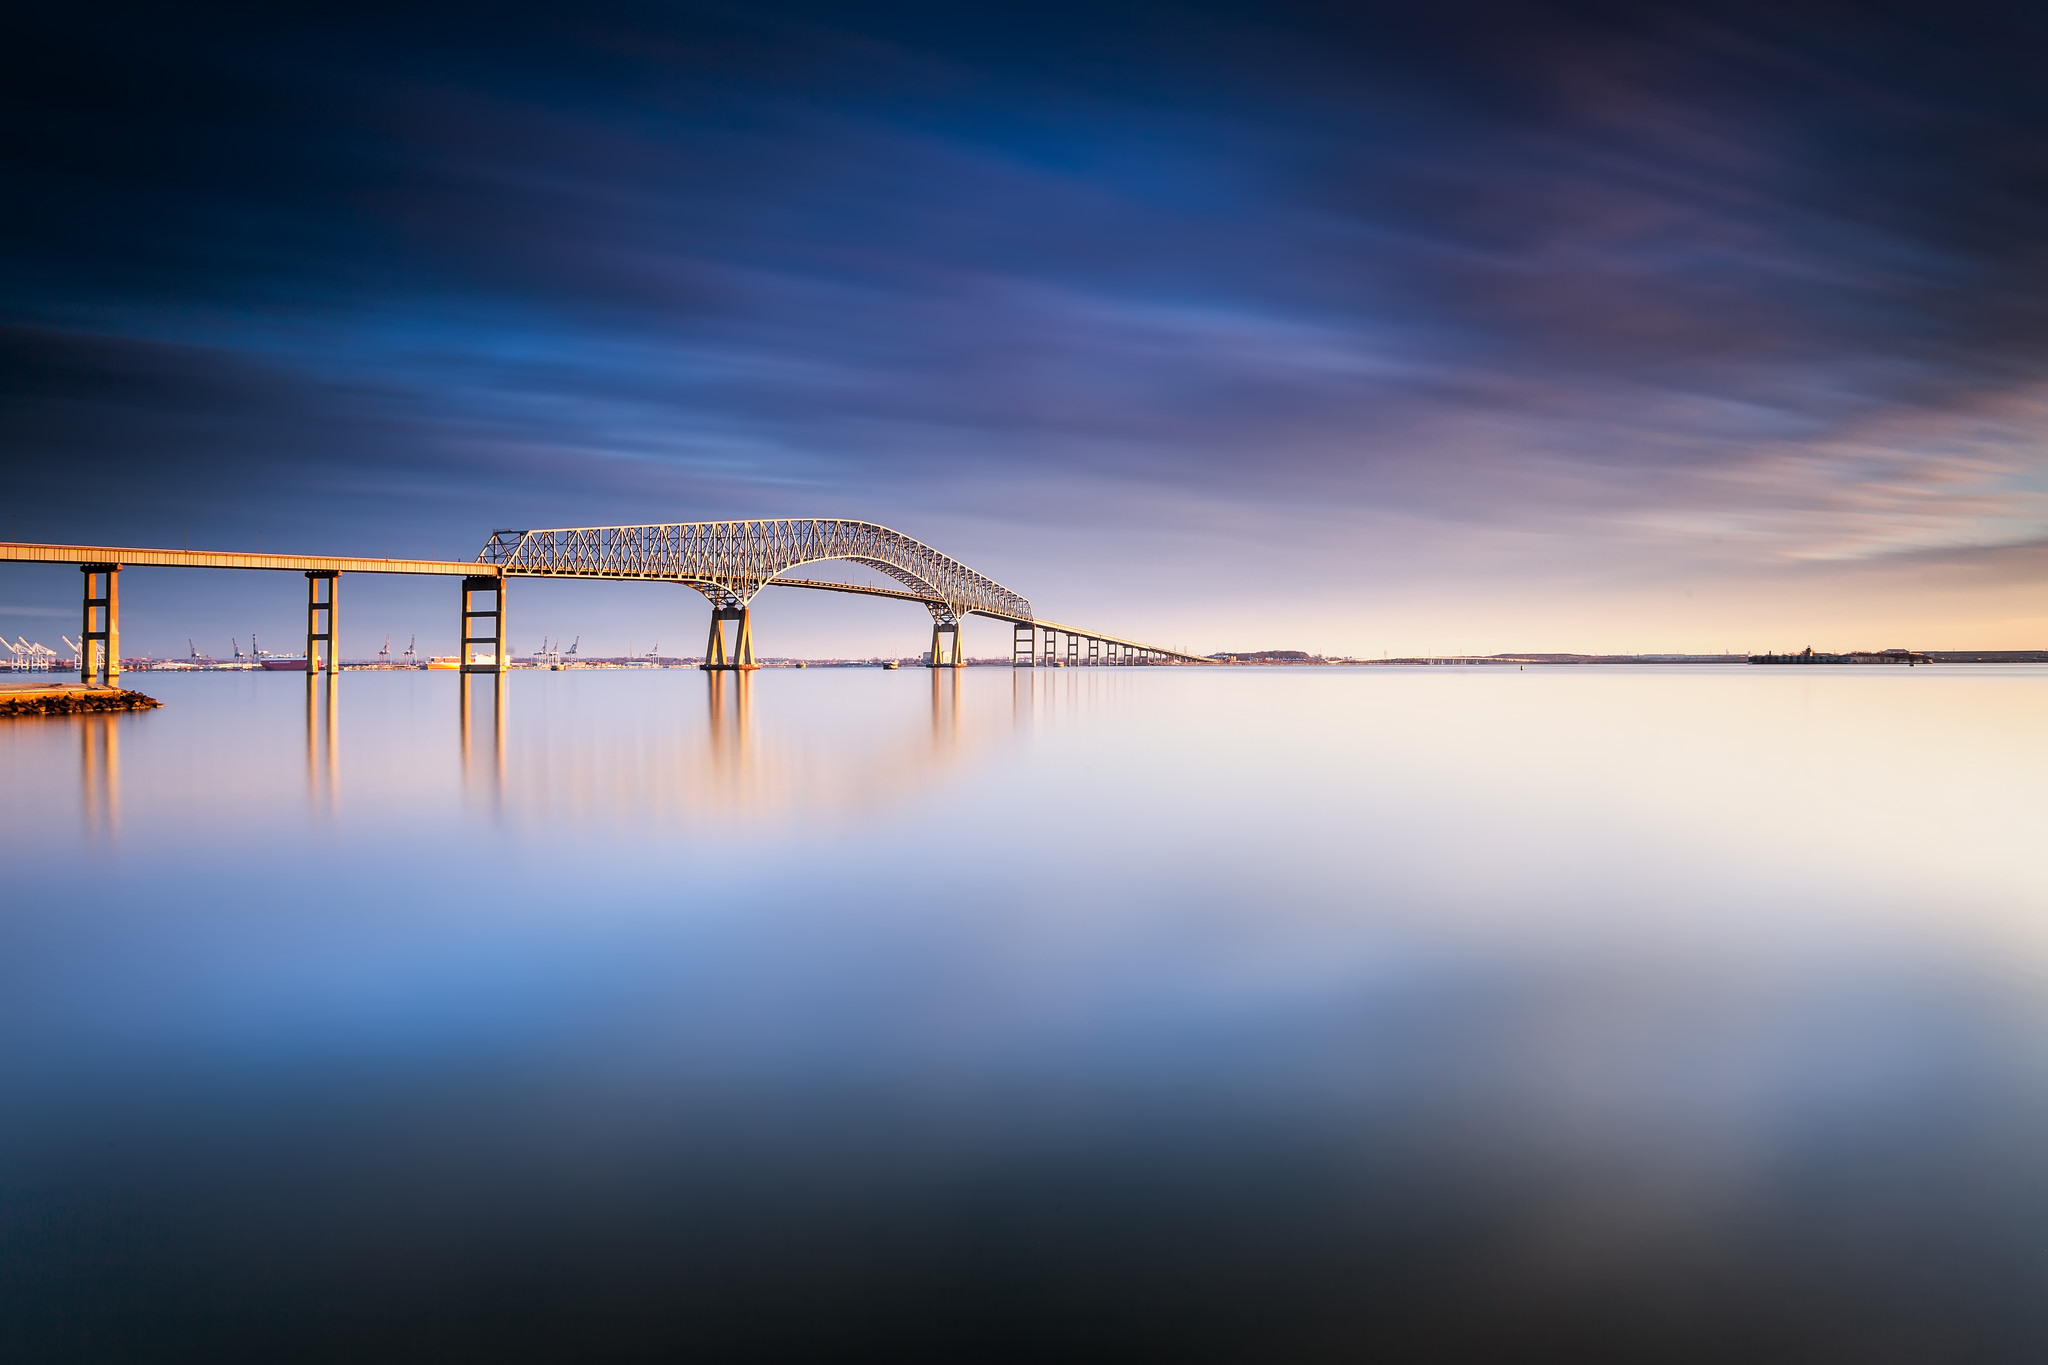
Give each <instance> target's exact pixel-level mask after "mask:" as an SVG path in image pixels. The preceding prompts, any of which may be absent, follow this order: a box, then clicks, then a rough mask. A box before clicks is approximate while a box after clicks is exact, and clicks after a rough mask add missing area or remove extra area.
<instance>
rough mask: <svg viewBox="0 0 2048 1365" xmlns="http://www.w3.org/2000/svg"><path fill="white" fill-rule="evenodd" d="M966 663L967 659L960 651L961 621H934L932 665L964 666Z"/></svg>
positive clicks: (934, 666) (940, 666)
mask: <svg viewBox="0 0 2048 1365" xmlns="http://www.w3.org/2000/svg"><path fill="white" fill-rule="evenodd" d="M949 636H950V637H951V639H950V640H949V639H948V638H947V637H949ZM966 664H967V660H966V658H965V656H963V655H962V654H961V652H960V623H959V622H958V621H934V622H932V654H931V660H930V665H931V667H933V668H962V667H965V666H966Z"/></svg>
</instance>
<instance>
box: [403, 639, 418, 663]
mask: <svg viewBox="0 0 2048 1365" xmlns="http://www.w3.org/2000/svg"><path fill="white" fill-rule="evenodd" d="M419 638H420V637H419V636H417V635H408V636H407V637H406V639H405V666H406V667H407V668H418V667H419V663H420V652H419V650H418V649H416V648H415V647H414V646H415V645H416V644H417V643H418V641H419Z"/></svg>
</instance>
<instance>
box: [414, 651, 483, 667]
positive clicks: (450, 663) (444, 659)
mask: <svg viewBox="0 0 2048 1365" xmlns="http://www.w3.org/2000/svg"><path fill="white" fill-rule="evenodd" d="M478 662H479V663H481V662H483V661H482V660H478ZM427 667H428V668H434V669H457V668H460V667H462V659H461V658H460V657H459V656H458V655H454V654H437V655H435V656H434V657H433V658H431V659H428V660H427Z"/></svg>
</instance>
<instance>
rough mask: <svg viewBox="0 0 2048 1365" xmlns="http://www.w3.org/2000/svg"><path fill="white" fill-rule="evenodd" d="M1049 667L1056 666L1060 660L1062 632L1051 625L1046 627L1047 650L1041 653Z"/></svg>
mask: <svg viewBox="0 0 2048 1365" xmlns="http://www.w3.org/2000/svg"><path fill="white" fill-rule="evenodd" d="M1039 657H1040V658H1042V659H1044V660H1045V666H1046V667H1047V668H1053V667H1056V666H1057V665H1058V664H1059V661H1060V633H1059V632H1058V631H1056V630H1054V629H1053V628H1052V627H1051V626H1047V627H1046V628H1045V652H1044V653H1042V654H1040V655H1039Z"/></svg>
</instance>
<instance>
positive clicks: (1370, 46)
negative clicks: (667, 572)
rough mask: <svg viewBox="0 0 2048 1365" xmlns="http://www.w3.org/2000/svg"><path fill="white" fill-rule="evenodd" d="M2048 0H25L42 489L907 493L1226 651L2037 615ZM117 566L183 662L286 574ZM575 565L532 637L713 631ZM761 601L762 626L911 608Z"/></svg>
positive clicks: (849, 500) (18, 138) (900, 648)
mask: <svg viewBox="0 0 2048 1365" xmlns="http://www.w3.org/2000/svg"><path fill="white" fill-rule="evenodd" d="M2042 23H2043V21H2042V20H2041V19H2040V18H2039V17H2038V16H2032V15H2025V14H2019V15H2016V14H2013V13H2008V12H2004V11H1993V10H1991V9H1990V8H1989V7H1986V8H1984V9H1981V10H1980V9H1978V8H1977V7H1974V6H1969V5H1964V6H1956V7H1948V8H1945V9H1943V10H1942V11H1941V12H1940V13H1939V14H1938V15H1928V14H1917V13H1909V12H1907V11H1905V10H1899V11H1896V12H1890V11H1886V10H1883V9H1859V10H1855V11H1850V10H1846V9H1837V8H1834V7H1828V6H1810V7H1790V8H1788V7H1786V6H1783V5H1774V6H1765V5H1761V4H1756V5H1744V4H1729V5H1702V6H1694V7H1688V8H1683V9H1671V8H1660V9H1658V10H1657V11H1656V12H1655V13H1654V14H1648V13H1645V14H1627V13H1614V14H1602V13H1600V12H1598V11H1594V10H1587V9H1582V8H1577V7H1566V6H1557V7H1544V6H1516V7H1506V6H1489V5H1451V6H1448V7H1434V8H1432V10H1431V11H1430V12H1429V13H1428V14H1417V13H1414V12H1412V10H1410V9H1407V8H1395V7H1386V8H1384V9H1379V8H1376V7H1363V8H1361V7H1355V6H1347V7H1342V8H1341V9H1339V8H1328V9H1326V8H1319V7H1314V6H1302V7H1291V8H1276V7H1272V6H1261V7H1257V8H1256V9H1253V8H1246V9H1244V10H1242V11H1234V10H1230V9H1225V8H1201V9H1178V8H1171V7H1165V6H1157V7H1154V6H1141V7H1108V8H1105V7H1102V6H1091V7H1088V8H1086V9H1081V8H1078V7H1076V8H1072V9H1064V8H1060V7H1045V6H1038V7H1033V8H1032V9H1030V10H1029V11H1021V12H1007V11H992V10H987V9H976V10H974V11H972V12H971V13H969V12H964V11H958V10H956V9H951V8H946V7H937V6H930V7H928V6H922V5H916V4H906V5H873V6H863V7H859V8H858V9H848V8H845V7H824V6H819V7H806V6H801V5H798V6H781V7H777V8H776V10H775V11H774V12H773V13H769V12H767V11H763V10H760V9H759V8H758V7H749V8H732V9H726V8H719V7H709V6H688V5H685V6H659V7H657V6H641V5H633V4H622V5H601V6H598V7H594V8H593V7H587V6H586V7H578V8H577V9H576V10H575V11H574V12H573V13H570V12H567V11H562V10H560V9H558V8H550V7H533V8H530V9H522V8H518V7H514V8H504V7H499V8H493V9H491V10H488V11H484V10H477V11H474V12H468V11H464V10H461V9H450V10H445V11H441V12H439V13H436V14H434V15H431V16H422V15H420V14H419V13H417V12H416V11H414V10H412V9H405V10H398V9H389V10H383V9H378V8H375V7H351V8H349V9H348V10H346V11H345V12H336V13H333V14H329V15H325V16H316V17H307V18H287V17H279V16H272V15H264V16H258V17H253V18H252V17H250V16H247V15H244V14H240V13H235V14H229V13H226V12H223V13H220V14H210V13H207V12H205V11H204V10H203V9H201V8H181V10H180V11H179V12H178V13H176V14H171V13H168V12H161V11H153V10H148V9H137V10H133V11H122V10H120V9H118V8H117V9H115V10H113V11H109V10H105V9H97V10H95V11H93V12H92V14H91V15H90V16H81V15H77V14H73V13H71V12H68V11H62V10H51V9H44V10H41V11H37V12H33V13H26V14H23V15H20V16H14V17H10V18H9V19H8V20H7V21H5V24H6V28H5V31H6V33H7V34H8V41H7V42H6V43H5V44H0V71H4V73H5V77H6V79H5V81H4V82H0V105H4V107H5V109H6V112H7V114H8V117H7V119H6V120H5V124H4V126H5V127H6V129H7V131H6V132H5V133H4V134H0V136H4V137H5V138H6V148H7V150H6V153H5V155H6V158H7V164H8V167H9V171H10V180H11V183H12V185H13V186H14V190H15V194H14V196H13V197H14V199H15V201H16V212H15V213H13V214H10V215H9V216H8V218H7V220H6V221H5V222H4V223H0V242H4V250H0V375H4V389H0V451H4V453H5V458H6V460H7V463H8V466H9V483H10V496H9V500H8V505H7V508H6V513H7V521H6V525H5V526H4V528H0V529H4V530H5V531H6V532H7V533H8V534H9V535H12V536H14V537H16V538H21V539H36V540H53V541H83V542H97V543H117V544H118V543H131V544H160V545H176V544H182V543H185V542H186V541H187V539H189V540H190V543H192V544H194V545H207V546H219V547H223V548H243V547H251V546H253V545H254V544H255V543H256V542H257V540H258V539H259V537H260V538H261V539H262V540H263V542H264V543H265V544H268V545H270V546H272V547H282V546H292V547H295V548H305V549H309V550H331V551H334V552H337V553H361V554H380V553H385V552H387V551H388V552H390V553H397V554H417V555H431V556H434V557H451V558H452V557H467V556H468V555H471V554H474V553H475V551H476V549H477V547H478V546H479V545H480V544H481V543H482V541H483V539H484V538H485V537H486V536H487V535H488V533H489V531H490V529H491V528H492V527H494V526H508V525H521V526H529V525H530V526H549V525H577V524H593V523H596V524H608V523H616V522H632V521H668V520H702V519H712V518H723V517H749V516H820V515H822V516H857V517H863V518H868V519H872V520H876V521H881V522H885V523H887V524H890V525H893V526H896V527H897V528H899V529H901V530H903V531H905V532H906V533H908V534H911V535H915V536H917V537H919V538H920V539H923V540H926V541H928V542H930V543H932V544H934V545H936V546H938V547H939V548H940V549H942V550H944V551H946V552H947V553H949V554H953V555H955V556H957V557H958V558H960V559H962V560H964V561H966V562H968V563H970V564H972V565H974V566H975V567H976V568H978V569H981V570H983V571H984V572H987V573H989V574H991V575H992V576H994V577H996V578H997V579H999V580H1001V581H1003V582H1005V583H1006V584H1008V585H1010V586H1012V587H1014V588H1016V589H1017V590H1019V591H1021V592H1024V593H1025V594H1027V595H1028V596H1029V597H1030V598H1031V599H1032V600H1033V602H1034V603H1035V604H1037V605H1038V606H1039V608H1040V610H1041V611H1043V612H1045V613H1046V614H1048V615H1050V616H1053V617H1056V618H1059V619H1062V620H1073V621H1077V622H1082V623H1085V624H1088V625H1092V626H1095V627H1096V628H1099V629H1103V630H1108V631H1115V632H1118V633H1121V634H1126V635H1131V636H1137V637H1140V638H1148V639H1157V640H1159V641H1161V642H1162V643H1167V644H1173V645H1179V646H1185V647H1188V648H1194V649H1199V650H1203V651H1207V650H1213V649H1252V648H1288V647H1292V648H1306V649H1311V650H1316V651H1320V652H1325V653H1332V654H1337V653H1344V654H1361V655H1378V654H1380V653H1381V652H1383V651H1386V652H1392V653H1396V654H1401V653H1450V652H1472V653H1492V652H1497V651H1501V650H1510V649H1525V650H1534V649H1548V650H1584V651H1616V652H1635V651H1667V650H1669V651H1718V650H1722V649H1738V650H1748V649H1762V648H1798V647H1801V646H1804V645H1807V644H1812V645H1815V646H1817V647H1820V648H1824V649H1825V648H1880V647H1888V646H1898V645H1906V646H1914V647H1920V648H1962V647H1981V648H2022V647H2039V646H2042V645H2044V644H2048V601H2044V598H2043V594H2042V593H2041V592H2040V591H2039V585H2040V583H2041V581H2042V578H2043V574H2044V570H2048V562H2044V561H2048V450H2044V445H2043V440H2042V437H2041V435H2040V433H2041V431H2042V427H2043V423H2042V417H2043V415H2044V411H2048V322H2044V319H2043V316H2042V312H2043V307H2044V304H2043V302H2042V300H2043V299H2044V298H2048V292H2044V290H2043V288H2042V285H2043V283H2044V281H2043V278H2042V277H2043V275H2044V273H2048V256H2044V254H2043V251H2042V249H2041V245H2040V244H2041V243H2042V242H2043V241H2048V193H2044V190H2048V185H2044V183H2043V181H2044V176H2048V171H2044V170H2043V169H2042V168H2043V166H2044V165H2048V162H2044V161H2043V159H2042V157H2041V155H2040V149H2041V146H2042V142H2043V138H2044V135H2048V118H2044V112H2048V111H2044V107H2043V106H2044V102H2048V92H2044V91H2043V90H2042V88H2041V85H2040V82H2039V80H2038V72H2037V70H2036V67H2037V62H2036V61H2035V60H2034V54H2036V53H2038V52H2039V51H2041V50H2042V46H2041V44H2042V37H2043V35H2042V34H2041V33H2040V32H2039V30H2040V28H2041V26H2042ZM74 580H75V575H74V576H73V577H71V578H66V577H64V576H62V575H59V574H55V573H52V572H44V571H41V570H30V569H25V568H22V567H18V566H10V567H5V568H0V631H5V632H6V633H8V634H10V635H12V634H16V633H27V634H29V635H31V636H35V637H39V638H44V639H47V640H50V641H51V642H52V643H54V637H55V635H56V634H57V633H58V631H59V629H60V628H62V627H63V626H66V625H68V624H69V623H70V616H71V615H72V614H73V613H74V611H75V602H74V600H73V599H74V598H75V595H76V594H75V581H74ZM349 590H350V592H351V593H352V594H356V595H353V596H351V597H350V599H349V600H348V603H346V604H345V615H344V629H345V632H346V635H345V651H346V652H347V653H349V654H351V655H356V654H362V653H369V652H373V651H374V649H375V648H376V645H377V643H378V641H379V637H380V636H381V635H382V634H383V633H384V632H385V631H387V630H389V631H395V632H398V633H399V634H400V635H401V636H403V635H404V634H406V633H408V632H413V631H416V632H418V633H420V634H421V637H422V645H423V647H425V646H428V645H430V644H431V645H432V646H433V647H434V648H437V649H438V648H441V647H443V642H441V641H438V640H435V639H433V638H432V636H433V632H435V631H437V630H438V631H440V632H442V633H443V634H445V635H448V636H452V627H451V626H450V624H449V622H450V620H451V619H452V606H451V604H450V603H449V602H448V601H447V600H444V599H446V598H449V597H450V596H451V595H452V594H451V593H450V592H449V591H448V590H446V588H445V585H442V591H440V592H434V591H431V590H429V589H425V588H418V587H417V586H416V585H365V586H362V587H360V588H358V586H357V583H355V582H352V583H351V584H350V589H349ZM126 591H128V592H129V594H130V596H129V609H128V612H127V616H126V619H125V620H124V638H125V639H126V641H127V642H128V644H129V646H130V648H131V649H132V650H134V651H135V652H138V653H139V652H154V653H167V652H182V651H183V641H184V639H185V638H186V637H187V636H188V635H206V636H208V637H209V639H212V637H214V636H220V637H225V636H226V635H227V634H228V633H230V632H231V631H232V632H236V633H241V634H246V632H247V630H248V629H249V628H251V627H252V626H253V627H254V628H256V629H258V630H262V631H266V632H269V633H272V634H275V635H276V636H277V637H278V638H280V639H283V638H289V637H290V635H291V634H292V633H293V631H294V630H295V629H296V621H297V619H298V615H299V611H298V602H297V600H296V598H295V597H294V595H293V593H292V590H291V588H290V587H289V586H287V585H281V583H280V582H279V581H278V580H274V579H255V578H252V577H242V578H231V577H230V576H227V575H183V576H177V575H167V574H153V575H152V574H145V573H142V572H138V574H137V575H136V576H135V578H134V580H132V584H131V586H129V587H128V588H127V589H126ZM531 600H532V602H533V606H532V607H531V608H519V607H515V610H516V611H522V614H521V615H520V616H518V617H517V618H516V619H517V622H518V625H516V627H515V643H516V644H518V645H519V646H520V647H521V648H522V649H524V648H530V647H531V646H532V644H535V643H537V636H538V634H539V633H540V632H542V631H546V632H547V633H549V634H556V633H580V634H582V635H584V636H585V637H586V639H587V640H588V641H589V647H590V648H592V649H594V650H595V651H597V652H604V653H616V652H622V651H624V650H625V649H627V648H629V647H636V646H637V647H641V648H644V647H645V646H646V644H648V643H651V642H652V640H653V639H654V638H657V637H658V638H660V639H661V640H662V642H663V643H664V646H665V647H667V646H668V645H669V642H670V641H671V640H674V641H676V642H677V643H676V645H675V651H676V652H688V651H693V650H694V649H695V648H696V647H697V638H698V637H700V636H701V632H702V629H703V627H702V623H701V621H700V620H699V617H700V616H701V610H700V604H695V603H691V602H687V601H680V600H678V599H677V598H676V597H675V596H674V595H673V594H669V595H666V596H662V597H659V598H652V597H647V596H645V595H640V596H636V595H634V594H632V593H630V592H622V591H620V590H616V589H609V588H607V589H599V588H596V587H588V588H587V590H586V591H584V592H583V593H582V594H581V595H580V596H577V597H574V598H557V597H554V596H548V595H545V594H543V595H541V596H538V597H534V598H532V599H531ZM358 602H360V603H361V604H362V605H361V607H360V608H357V607H355V606H354V604H355V603H358ZM650 602H653V603H657V604H658V605H657V606H656V607H654V608H649V607H648V606H647V605H646V604H648V603H650ZM145 607H146V608H147V610H145V609H144V608H145ZM769 609H770V610H771V611H772V612H773V613H774V614H775V630H776V632H777V633H776V635H775V636H774V638H773V640H772V641H771V642H764V646H763V647H764V648H766V649H768V650H769V651H770V652H774V653H811V654H831V653H858V654H867V653H875V652H886V653H902V652H908V651H910V650H913V649H916V648H917V647H918V646H919V644H920V643H921V638H920V637H921V634H922V629H923V628H922V626H921V624H920V623H921V619H922V618H921V614H920V613H917V612H916V611H915V609H914V608H908V607H904V608H888V607H882V606H876V605H874V604H855V603H852V602H850V601H840V600H837V599H826V600H823V601H816V600H811V599H804V600H801V601H798V600H795V599H794V597H793V595H787V594H786V595H784V596H782V597H779V598H776V599H774V600H773V602H772V604H769ZM51 612H55V613H57V615H56V616H54V617H53V616H50V615H48V614H47V613H51ZM522 628H524V629H528V630H530V631H531V633H532V634H533V635H534V636H535V638H534V639H532V640H527V639H522V638H521V636H520V630H521V629H522ZM994 633H995V632H994V631H991V633H990V634H989V635H987V636H986V637H985V639H984V640H983V641H982V642H974V641H970V649H973V650H975V651H976V652H987V653H995V652H1000V651H999V650H998V649H997V648H996V646H995V644H994ZM223 644H224V639H222V640H213V642H212V643H208V644H206V645H205V647H206V648H209V649H214V650H216V651H217V650H219V649H220V648H221V647H222V646H223Z"/></svg>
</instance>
